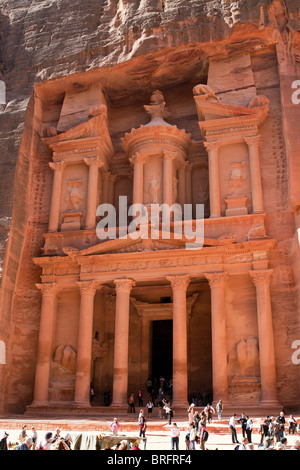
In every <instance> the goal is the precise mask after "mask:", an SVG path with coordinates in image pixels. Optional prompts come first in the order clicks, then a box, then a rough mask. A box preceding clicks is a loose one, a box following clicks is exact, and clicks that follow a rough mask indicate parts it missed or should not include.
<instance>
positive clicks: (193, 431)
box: [190, 423, 196, 450]
mask: <svg viewBox="0 0 300 470" xmlns="http://www.w3.org/2000/svg"><path fill="white" fill-rule="evenodd" d="M190 450H196V429H195V423H191V424H190Z"/></svg>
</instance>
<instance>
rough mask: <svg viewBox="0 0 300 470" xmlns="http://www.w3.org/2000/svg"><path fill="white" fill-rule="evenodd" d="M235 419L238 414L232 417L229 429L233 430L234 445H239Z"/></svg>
mask: <svg viewBox="0 0 300 470" xmlns="http://www.w3.org/2000/svg"><path fill="white" fill-rule="evenodd" d="M235 418H236V414H234V415H232V416H231V418H230V420H229V427H230V429H231V439H232V443H233V444H239V441H238V438H237V434H236V428H235Z"/></svg>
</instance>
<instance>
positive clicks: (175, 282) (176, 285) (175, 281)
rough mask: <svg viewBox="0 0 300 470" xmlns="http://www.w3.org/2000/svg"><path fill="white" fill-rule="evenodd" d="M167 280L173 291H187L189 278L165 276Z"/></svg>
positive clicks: (185, 276)
mask: <svg viewBox="0 0 300 470" xmlns="http://www.w3.org/2000/svg"><path fill="white" fill-rule="evenodd" d="M167 280H168V281H170V283H171V286H172V289H173V290H176V289H184V290H187V288H188V285H189V283H190V280H191V278H190V276H188V275H183V276H167Z"/></svg>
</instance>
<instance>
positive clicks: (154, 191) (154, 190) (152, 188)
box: [148, 177, 160, 204]
mask: <svg viewBox="0 0 300 470" xmlns="http://www.w3.org/2000/svg"><path fill="white" fill-rule="evenodd" d="M159 191H160V182H159V180H158V179H157V178H156V177H154V178H152V180H151V181H150V183H149V186H148V193H149V196H150V200H151V204H159Z"/></svg>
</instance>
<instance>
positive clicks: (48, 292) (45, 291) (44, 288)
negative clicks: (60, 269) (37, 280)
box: [36, 282, 57, 297]
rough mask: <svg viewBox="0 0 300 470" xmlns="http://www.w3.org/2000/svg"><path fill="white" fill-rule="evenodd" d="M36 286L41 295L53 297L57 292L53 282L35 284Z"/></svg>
mask: <svg viewBox="0 0 300 470" xmlns="http://www.w3.org/2000/svg"><path fill="white" fill-rule="evenodd" d="M36 287H37V288H38V289H39V290H40V291H41V292H42V296H43V297H54V296H55V295H56V293H57V285H56V284H55V282H46V283H45V284H36Z"/></svg>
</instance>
